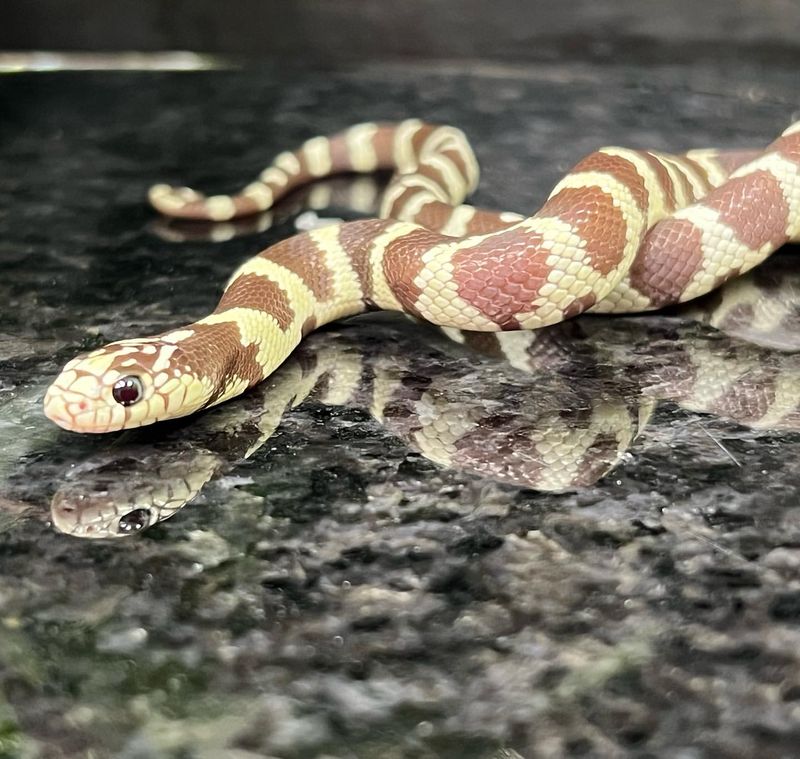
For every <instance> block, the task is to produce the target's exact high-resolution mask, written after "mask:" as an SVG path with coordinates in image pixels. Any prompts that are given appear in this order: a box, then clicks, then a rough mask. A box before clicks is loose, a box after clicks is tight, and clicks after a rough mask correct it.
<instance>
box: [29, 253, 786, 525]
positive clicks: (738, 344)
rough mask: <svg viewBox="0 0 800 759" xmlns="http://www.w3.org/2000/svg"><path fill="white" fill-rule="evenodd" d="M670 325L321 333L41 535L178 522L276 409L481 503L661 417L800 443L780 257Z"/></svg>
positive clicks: (72, 483) (603, 449)
mask: <svg viewBox="0 0 800 759" xmlns="http://www.w3.org/2000/svg"><path fill="white" fill-rule="evenodd" d="M676 316H677V319H676V318H675V317H674V316H671V317H669V318H665V317H659V318H658V319H650V320H648V319H636V320H633V319H632V320H612V319H596V320H573V321H569V322H564V323H560V324H557V325H554V326H552V327H548V328H544V329H542V330H537V331H517V332H497V333H479V332H461V333H459V334H458V335H455V334H449V335H447V338H448V339H447V340H445V339H442V338H443V336H442V335H441V334H438V335H437V334H436V333H433V332H432V331H431V330H427V329H423V327H422V326H421V325H412V324H411V323H410V322H404V321H403V320H398V319H395V320H392V321H388V322H386V323H383V324H381V325H380V328H379V329H378V330H376V329H375V327H376V325H375V323H374V321H368V320H361V321H360V322H354V323H352V324H350V325H347V326H346V327H345V326H343V327H342V328H340V329H339V330H335V331H328V332H319V333H316V334H314V335H310V336H309V337H308V339H307V340H306V341H305V342H304V343H303V345H301V346H300V347H299V348H298V350H296V351H295V352H294V353H293V354H292V356H290V358H289V359H288V360H287V361H286V362H285V363H284V364H283V365H282V366H281V367H280V368H279V369H278V370H277V371H276V372H275V373H274V374H273V375H272V376H271V377H270V378H269V379H268V380H267V381H265V382H264V383H262V384H261V385H260V386H259V387H257V388H255V389H254V390H253V391H252V392H250V393H247V394H246V395H245V396H244V397H243V398H240V399H237V400H236V401H235V402H231V403H229V404H225V405H224V406H222V407H218V408H215V409H211V410H209V411H208V412H206V413H204V414H201V415H200V416H199V418H198V419H196V420H193V422H192V423H191V424H187V423H182V424H178V425H177V426H175V425H173V426H170V427H167V432H166V433H165V434H160V435H154V434H153V433H149V434H148V432H147V428H146V429H145V430H132V431H131V432H130V433H129V434H128V437H127V438H126V439H124V440H115V442H114V444H112V445H110V446H108V448H107V449H103V450H100V451H98V452H96V453H94V454H92V455H90V456H88V457H87V458H85V459H83V460H81V461H80V462H79V463H77V464H72V465H70V466H69V467H68V469H67V470H66V472H65V473H64V474H63V475H61V476H59V475H55V479H56V480H60V485H59V487H58V489H57V491H56V492H55V494H54V495H53V497H52V500H51V504H50V518H51V523H52V524H53V526H54V527H55V528H56V529H58V530H59V531H61V532H64V533H67V534H69V535H72V536H75V537H81V538H120V537H129V536H132V535H135V534H138V533H140V532H142V531H143V530H145V529H147V528H149V527H151V526H153V525H155V524H157V523H159V522H162V521H164V520H165V519H168V518H170V517H172V516H174V515H175V514H177V513H178V512H179V511H180V510H181V509H182V508H183V507H184V506H186V505H187V504H189V503H191V502H193V501H194V500H195V499H196V498H197V496H198V495H199V494H200V492H201V491H202V490H203V489H204V488H205V487H206V486H207V485H208V483H209V482H210V481H211V480H213V479H215V478H217V477H220V476H221V475H224V474H226V473H234V474H235V472H236V471H237V469H236V468H237V467H238V466H239V465H240V464H241V463H242V462H243V461H244V460H245V459H248V458H250V457H252V456H254V455H255V454H256V453H257V452H258V451H259V450H261V449H262V448H264V447H265V444H266V443H267V441H268V440H270V439H271V438H272V437H273V436H274V435H275V433H276V432H277V430H278V429H279V427H280V425H281V424H282V420H283V419H285V418H286V417H287V415H288V414H289V413H290V409H294V408H296V407H297V406H299V405H300V404H305V403H308V402H312V403H317V404H323V405H326V406H331V407H348V408H351V409H359V410H360V411H362V412H365V413H367V414H369V415H370V416H371V417H372V418H373V419H374V420H375V423H376V424H378V425H380V427H381V428H382V429H383V430H385V431H386V432H387V433H388V434H390V435H392V436H394V437H396V438H397V439H399V440H400V441H401V442H402V443H403V445H404V446H405V447H406V448H408V449H410V450H411V451H414V452H416V453H418V454H420V455H422V456H423V457H424V458H425V459H427V460H428V461H430V462H432V463H433V464H435V465H436V466H437V467H439V468H441V469H442V470H444V471H457V472H461V473H463V474H465V475H467V476H469V477H472V478H478V482H479V483H481V486H483V483H488V482H495V483H501V484H505V485H507V486H512V487H517V488H526V489H532V490H534V491H537V492H540V493H553V494H558V493H570V492H576V491H581V490H585V489H587V488H590V487H592V486H594V485H595V483H598V482H600V481H601V480H603V478H605V477H606V476H608V475H610V473H611V472H613V471H614V470H615V469H616V468H617V467H618V466H619V465H620V463H621V462H622V461H624V460H625V457H626V456H628V455H630V454H629V451H631V450H632V448H633V446H634V444H635V443H636V441H639V442H638V445H637V449H638V450H639V451H644V452H646V451H647V450H648V449H649V448H650V447H651V446H652V444H653V443H656V445H657V444H658V437H659V434H660V433H659V432H658V430H657V428H658V424H656V425H655V428H656V433H655V437H653V436H652V435H650V436H648V435H645V437H644V439H642V433H643V432H645V431H646V430H647V429H648V428H650V427H651V419H652V416H653V414H654V412H655V411H656V409H658V408H659V407H660V406H661V405H662V403H663V402H664V401H667V402H670V403H673V404H677V405H678V406H679V407H681V408H683V409H685V410H686V411H688V412H690V413H691V414H692V415H693V417H692V418H694V419H695V421H698V422H700V425H699V426H698V430H705V427H704V426H703V419H704V418H705V419H709V418H711V419H719V420H726V421H728V422H733V423H735V424H737V425H741V426H742V427H744V428H749V429H750V430H752V431H753V432H752V433H750V434H759V431H763V432H766V433H767V434H774V433H776V432H780V431H784V432H790V433H791V432H794V433H797V432H800V391H799V390H798V389H799V388H800V338H798V331H797V326H798V324H800V276H798V273H797V271H796V267H795V265H794V261H793V260H792V256H785V257H778V258H776V259H775V260H774V261H772V262H770V264H769V265H768V266H766V267H762V268H760V269H758V270H756V271H753V272H750V273H749V274H747V275H744V276H743V277H741V278H738V279H736V280H731V281H730V282H728V283H727V284H726V285H724V286H723V287H722V288H720V289H719V290H718V291H716V292H715V293H714V294H713V297H707V298H705V299H703V300H702V301H699V302H697V303H696V304H691V307H684V308H682V309H680V311H679V312H678V314H677V315H676ZM745 317H747V318H745ZM745 321H746V322H747V326H746V327H744V326H743V325H744V323H745ZM701 325H706V326H702V327H701ZM454 338H455V341H454V340H453V339H454ZM420 345H422V346H423V347H420ZM387 346H391V350H387V349H386V348H387ZM576 378H579V379H581V380H582V381H580V382H577V381H576ZM509 385H513V388H514V392H508V388H509ZM307 408H308V407H307ZM698 414H700V415H703V416H696V415H698ZM662 425H663V422H662ZM669 429H670V427H669V425H667V426H666V427H663V429H662V432H663V430H667V431H668V430H669ZM712 440H713V438H712ZM267 455H269V454H267ZM20 476H21V478H22V479H23V480H25V481H29V480H31V479H34V480H37V479H38V480H40V479H42V478H41V476H39V477H37V476H36V474H35V472H29V471H26V472H23V473H22V474H21V475H20ZM48 479H54V477H53V475H52V474H51V475H50V476H49V477H48Z"/></svg>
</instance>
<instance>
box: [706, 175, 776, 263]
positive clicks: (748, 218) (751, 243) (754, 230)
mask: <svg viewBox="0 0 800 759" xmlns="http://www.w3.org/2000/svg"><path fill="white" fill-rule="evenodd" d="M703 205H705V206H708V207H709V208H712V209H714V210H715V211H717V212H718V213H719V216H720V221H722V222H723V224H726V225H727V226H729V227H730V228H731V229H733V231H734V232H735V233H736V236H737V237H738V238H739V240H741V241H742V242H743V243H744V244H745V245H747V247H748V248H751V249H753V250H756V249H758V248H760V247H761V246H762V245H764V244H765V243H771V244H772V245H775V246H776V247H777V246H778V245H782V244H783V243H784V242H785V241H786V227H787V225H788V222H789V207H788V206H787V205H786V200H785V198H784V197H783V192H782V190H781V186H780V184H779V183H778V180H777V179H776V178H775V177H774V176H773V175H772V174H770V172H768V171H763V170H761V171H754V172H752V173H751V174H747V175H746V176H743V177H736V178H734V179H729V180H728V181H727V182H726V183H725V184H724V185H722V186H721V187H719V188H718V189H717V190H715V191H714V192H712V193H711V194H710V195H709V196H708V197H707V198H706V199H705V200H704V201H703Z"/></svg>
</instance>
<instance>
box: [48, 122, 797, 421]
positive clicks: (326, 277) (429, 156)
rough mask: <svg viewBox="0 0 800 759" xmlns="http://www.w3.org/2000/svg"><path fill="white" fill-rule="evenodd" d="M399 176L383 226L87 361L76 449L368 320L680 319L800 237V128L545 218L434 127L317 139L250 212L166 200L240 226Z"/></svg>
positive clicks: (620, 162) (281, 169)
mask: <svg viewBox="0 0 800 759" xmlns="http://www.w3.org/2000/svg"><path fill="white" fill-rule="evenodd" d="M379 169H393V170H394V176H393V178H392V180H391V182H390V183H389V185H388V187H387V189H386V191H385V194H384V197H383V201H382V206H381V213H380V216H381V218H380V219H367V220H361V221H354V222H348V223H343V224H339V225H331V226H326V227H322V228H319V229H316V230H312V231H309V232H305V233H302V234H299V235H296V236H294V237H291V238H289V239H287V240H283V241H282V242H279V243H277V244H275V245H273V246H271V247H270V248H268V249H266V250H265V251H263V252H261V253H259V254H258V255H257V256H255V257H253V258H251V259H250V260H249V261H247V262H245V263H244V264H243V265H242V266H241V267H240V268H239V269H238V270H237V271H236V272H235V273H234V274H233V276H232V278H231V279H230V281H229V282H228V285H227V287H226V288H225V291H224V293H223V295H222V298H221V299H220V301H219V303H218V305H217V307H216V308H215V310H214V311H213V313H211V314H210V315H209V316H207V317H205V318H203V319H200V320H199V321H196V322H194V323H192V324H189V325H187V326H185V327H181V328H179V329H174V330H170V331H168V332H165V333H162V334H160V335H156V336H153V337H145V338H137V339H131V340H121V341H118V342H115V343H111V344H109V345H107V346H105V347H103V348H100V349H98V350H95V351H92V352H91V353H88V354H86V355H81V356H78V357H77V358H75V359H73V360H71V361H70V362H68V363H67V364H66V366H65V367H64V369H63V370H62V372H61V373H60V374H59V375H58V377H57V378H56V380H55V381H54V383H53V384H52V385H51V387H50V388H49V389H48V391H47V393H46V396H45V401H44V407H45V413H46V414H47V416H48V417H49V418H50V419H52V420H53V421H54V422H56V423H57V424H58V425H60V426H61V427H64V428H65V429H68V430H73V431H76V432H108V431H114V430H120V429H126V428H131V427H137V426H141V425H145V424H150V423H153V422H157V421H161V420H164V419H169V418H174V417H180V416H185V415H187V414H191V413H193V412H195V411H198V410H199V409H202V408H206V407H208V406H212V405H215V404H217V403H220V402H222V401H225V400H227V399H229V398H232V397H234V396H236V395H239V394H240V393H242V392H244V391H245V390H246V389H247V388H248V387H251V386H253V385H255V384H257V383H258V382H260V381H262V380H263V379H265V378H266V377H267V376H269V375H270V374H271V373H272V372H273V371H274V370H275V369H277V368H278V367H279V366H280V365H281V364H282V363H283V362H284V361H285V359H286V358H287V356H288V355H289V354H290V353H291V352H292V350H293V349H294V348H295V347H296V346H297V345H298V344H299V343H300V341H301V340H302V339H303V337H304V336H305V335H307V334H308V333H309V332H310V331H311V330H313V329H315V328H316V327H319V326H321V325H323V324H326V323H328V322H331V321H334V320H336V319H340V318H343V317H346V316H351V315H354V314H358V313H361V312H363V311H366V310H372V309H383V310H394V311H402V312H406V313H408V314H411V315H413V316H416V317H419V318H422V319H424V320H426V321H429V322H432V323H433V324H438V325H440V326H443V327H450V328H455V329H463V330H473V331H481V332H499V331H505V330H520V329H524V330H530V329H537V328H540V327H545V326H548V325H552V324H555V323H558V322H560V321H563V320H566V319H569V318H571V317H574V316H576V315H578V314H580V313H582V312H584V311H587V310H592V311H595V312H606V313H608V312H616V313H623V312H640V311H646V310H650V309H655V308H660V307H662V306H665V305H668V304H672V303H677V302H683V301H687V300H690V299H693V298H696V297H698V296H700V295H703V294H705V293H707V292H709V291H711V290H713V289H715V288H716V287H718V286H719V285H721V284H722V283H723V282H725V281H726V280H728V279H730V278H731V277H734V276H737V275H739V274H740V273H742V272H744V271H747V270H748V269H750V268H752V267H753V266H755V265H757V264H759V263H760V262H761V261H763V260H764V259H765V258H766V257H767V256H769V255H770V254H771V253H772V252H773V251H775V250H776V249H777V248H779V247H780V246H782V245H783V244H784V243H786V242H788V241H796V240H798V239H800V122H796V123H794V124H793V125H792V126H790V127H789V128H788V129H786V131H784V132H783V134H782V135H781V136H780V137H778V139H777V140H775V141H774V142H772V143H771V144H770V145H769V146H768V147H767V148H765V149H761V150H747V151H717V150H692V151H689V152H688V153H685V154H681V155H674V154H667V153H661V152H653V151H644V150H630V149H625V148H603V149H601V150H598V151H596V152H594V153H592V154H590V155H589V156H587V157H586V158H584V159H583V160H581V161H580V162H579V163H578V164H577V165H576V166H575V167H574V168H573V169H572V171H570V172H569V173H568V174H567V175H566V176H565V177H564V178H563V179H562V180H561V181H560V182H559V183H558V184H557V185H556V186H555V188H554V189H553V191H552V193H551V194H550V196H549V198H548V199H547V201H546V202H545V203H544V205H543V206H542V208H541V209H540V210H539V211H537V212H536V213H535V214H533V215H532V216H529V217H523V216H520V215H518V214H513V213H496V212H490V211H484V210H480V209H476V208H474V207H472V206H468V205H463V204H462V203H463V201H464V199H465V198H466V197H467V196H468V195H469V193H471V192H472V191H473V190H474V189H475V187H476V185H477V182H478V166H477V162H476V159H475V156H474V154H473V152H472V149H471V148H470V146H469V143H468V142H467V140H466V138H465V136H464V135H463V133H462V132H461V131H459V130H458V129H456V128H454V127H450V126H435V125H431V124H426V123H423V122H421V121H417V120H408V121H404V122H401V123H399V124H394V125H391V124H388V125H387V124H373V123H368V124H360V125H357V126H354V127H351V128H350V129H348V130H346V131H345V132H342V133H340V134H338V135H335V136H333V137H330V138H327V137H315V138H313V139H311V140H308V141H307V142H306V143H304V144H303V145H302V147H301V148H300V149H298V150H296V151H294V152H285V153H281V154H280V155H278V156H277V158H276V159H275V161H274V163H273V165H271V166H270V167H269V168H267V169H266V170H265V171H263V172H262V173H261V175H260V177H259V179H258V180H257V181H256V182H253V183H252V184H250V185H248V186H247V187H245V188H244V189H243V190H242V191H241V192H240V193H238V194H236V195H233V196H226V195H218V196H212V197H205V196H203V195H201V194H200V193H198V192H195V191H194V190H191V189H189V188H173V187H169V186H166V185H156V186H155V187H153V188H152V189H151V191H150V201H151V203H152V205H153V206H154V207H155V208H156V209H157V210H158V211H159V212H161V213H162V214H164V215H166V216H169V217H175V218H186V219H198V220H211V221H226V220H230V219H235V218H238V217H241V216H245V215H248V214H254V213H257V212H259V211H263V210H265V209H268V208H270V207H271V206H272V205H273V204H274V203H275V202H277V201H278V200H279V199H280V198H282V197H283V196H285V195H286V194H287V193H289V192H291V191H292V190H293V189H295V188H298V187H300V186H302V185H304V184H307V183H309V182H311V181H313V180H315V179H319V178H323V177H326V176H329V175H332V174H335V173H339V172H345V171H347V172H360V173H370V172H374V171H376V170H379Z"/></svg>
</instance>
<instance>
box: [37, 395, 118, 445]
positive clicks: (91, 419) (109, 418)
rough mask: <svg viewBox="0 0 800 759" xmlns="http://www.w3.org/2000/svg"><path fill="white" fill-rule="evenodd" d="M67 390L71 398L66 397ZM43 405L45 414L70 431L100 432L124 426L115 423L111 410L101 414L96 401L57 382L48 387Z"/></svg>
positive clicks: (111, 430) (112, 430)
mask: <svg viewBox="0 0 800 759" xmlns="http://www.w3.org/2000/svg"><path fill="white" fill-rule="evenodd" d="M65 392H68V393H69V400H68V399H67V398H65V396H64V394H65ZM73 398H75V399H74V400H73ZM43 407H44V415H45V416H46V417H47V418H48V419H49V420H50V421H51V422H55V424H57V425H58V426H59V427H61V428H62V429H64V430H67V431H69V432H85V433H97V434H100V433H103V432H114V431H115V430H119V429H121V428H122V425H120V424H114V418H113V414H111V412H110V411H108V412H105V413H102V414H101V409H98V408H97V402H96V401H92V400H91V399H89V398H87V397H85V396H82V395H79V394H77V393H76V392H75V391H74V390H65V389H64V388H62V387H60V386H59V385H57V384H55V383H54V384H52V385H51V386H50V387H49V388H48V389H47V392H46V393H45V396H44V402H43ZM103 417H104V418H103ZM104 421H105V423H104Z"/></svg>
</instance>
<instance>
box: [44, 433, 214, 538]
mask: <svg viewBox="0 0 800 759" xmlns="http://www.w3.org/2000/svg"><path fill="white" fill-rule="evenodd" d="M218 469H219V459H218V457H216V456H214V455H213V454H211V453H209V452H200V451H198V450H196V449H195V448H193V447H192V446H186V445H179V446H178V447H177V448H175V449H170V448H169V447H163V446H155V447H153V446H139V447H135V446H134V447H127V448H125V449H122V448H120V449H116V448H115V449H113V450H111V451H109V452H106V453H103V454H100V455H99V456H97V457H95V458H93V459H89V460H88V461H85V462H83V463H82V464H80V465H78V466H77V467H75V468H74V469H72V470H71V471H70V472H69V473H68V474H67V475H66V477H65V479H64V480H63V481H62V482H61V484H60V485H59V487H58V490H57V491H56V492H55V494H54V495H53V499H52V501H51V503H50V517H51V519H52V523H53V526H54V527H55V528H56V529H57V530H58V531H59V532H63V533H66V534H68V535H74V536H76V537H80V538H125V537H131V536H133V535H136V534H138V533H140V532H143V531H144V530H146V529H148V528H149V527H152V526H153V525H155V524H157V523H158V522H163V521H164V520H165V519H168V518H169V517H171V516H173V515H174V514H176V513H177V512H178V511H180V509H182V508H183V507H184V506H185V505H186V504H187V503H189V502H190V501H191V500H192V499H193V498H195V496H196V495H197V494H198V493H199V492H200V491H201V490H202V489H203V487H204V485H205V484H206V483H207V482H208V481H209V480H210V479H211V478H212V477H213V476H214V474H215V473H216V472H217V470H218Z"/></svg>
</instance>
